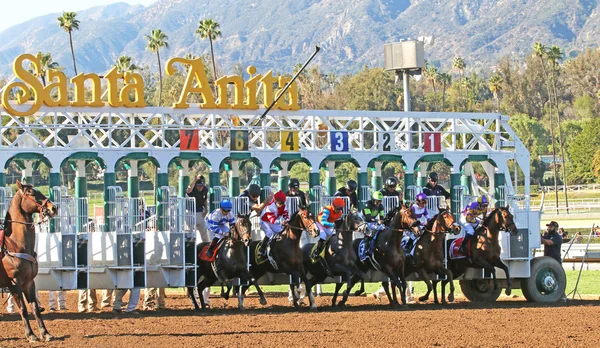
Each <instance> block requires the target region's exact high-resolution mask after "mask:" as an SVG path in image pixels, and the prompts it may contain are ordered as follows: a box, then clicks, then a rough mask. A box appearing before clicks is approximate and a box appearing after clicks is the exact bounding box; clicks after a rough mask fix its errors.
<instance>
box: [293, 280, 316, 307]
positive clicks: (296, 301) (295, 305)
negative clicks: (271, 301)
mask: <svg viewBox="0 0 600 348" xmlns="http://www.w3.org/2000/svg"><path fill="white" fill-rule="evenodd" d="M290 276H291V277H292V278H293V279H296V278H297V277H298V275H297V274H296V273H294V272H292V273H290ZM296 287H298V284H290V292H291V293H292V299H293V301H294V308H296V309H298V308H299V307H300V306H299V305H298V296H296ZM308 291H311V289H308Z"/></svg>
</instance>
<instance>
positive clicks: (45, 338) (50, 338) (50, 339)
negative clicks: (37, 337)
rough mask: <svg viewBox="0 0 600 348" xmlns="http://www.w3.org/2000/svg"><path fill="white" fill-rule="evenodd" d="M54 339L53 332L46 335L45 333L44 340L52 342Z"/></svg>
mask: <svg viewBox="0 0 600 348" xmlns="http://www.w3.org/2000/svg"><path fill="white" fill-rule="evenodd" d="M53 339H54V336H52V335H51V334H45V335H44V340H45V341H46V342H50V341H52V340H53Z"/></svg>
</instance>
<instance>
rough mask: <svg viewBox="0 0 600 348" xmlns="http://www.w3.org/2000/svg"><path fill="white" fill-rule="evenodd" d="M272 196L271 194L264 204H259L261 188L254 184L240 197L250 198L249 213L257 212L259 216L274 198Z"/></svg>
mask: <svg viewBox="0 0 600 348" xmlns="http://www.w3.org/2000/svg"><path fill="white" fill-rule="evenodd" d="M272 195H273V194H272V193H271V194H269V197H267V199H265V201H264V202H262V203H260V204H259V203H258V199H259V198H260V186H258V185H256V184H252V185H250V186H248V188H247V189H246V190H244V192H242V194H241V195H240V197H248V204H249V205H250V206H249V207H248V213H249V214H251V213H252V212H256V214H257V215H258V214H260V213H261V212H262V211H263V209H264V208H265V206H266V205H267V203H268V202H270V201H271V198H273V196H272Z"/></svg>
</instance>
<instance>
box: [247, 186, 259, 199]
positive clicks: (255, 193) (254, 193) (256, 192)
mask: <svg viewBox="0 0 600 348" xmlns="http://www.w3.org/2000/svg"><path fill="white" fill-rule="evenodd" d="M248 193H249V194H250V196H253V197H258V196H260V186H258V185H256V184H252V185H250V186H248Z"/></svg>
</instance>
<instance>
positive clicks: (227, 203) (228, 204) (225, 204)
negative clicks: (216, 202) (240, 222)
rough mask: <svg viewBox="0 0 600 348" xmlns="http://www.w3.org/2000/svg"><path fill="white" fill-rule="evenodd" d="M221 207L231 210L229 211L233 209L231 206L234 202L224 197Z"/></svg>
mask: <svg viewBox="0 0 600 348" xmlns="http://www.w3.org/2000/svg"><path fill="white" fill-rule="evenodd" d="M220 207H221V209H223V210H229V211H231V208H233V204H231V201H230V200H228V199H224V200H222V201H221V204H220Z"/></svg>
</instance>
